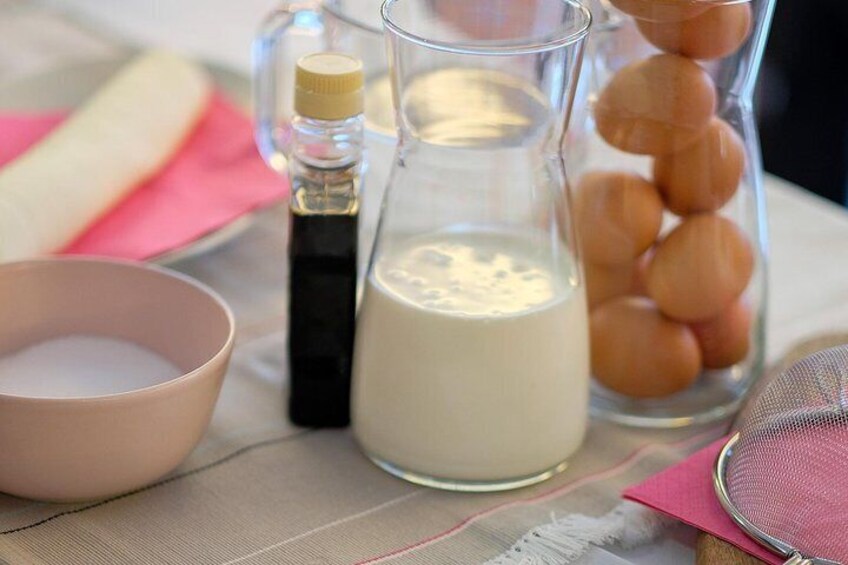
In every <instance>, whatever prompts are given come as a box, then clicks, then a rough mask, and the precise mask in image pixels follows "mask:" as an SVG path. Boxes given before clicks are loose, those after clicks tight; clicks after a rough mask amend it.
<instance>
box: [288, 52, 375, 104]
mask: <svg viewBox="0 0 848 565" xmlns="http://www.w3.org/2000/svg"><path fill="white" fill-rule="evenodd" d="M363 85H364V79H363V76H362V61H360V60H359V59H357V58H356V57H354V56H352V55H347V54H345V53H313V54H312V55H306V56H305V57H301V58H300V60H298V62H297V69H296V71H295V91H294V110H295V112H297V113H298V114H300V115H301V116H305V117H307V118H316V119H319V120H343V119H345V118H350V117H352V116H355V115H357V114H361V113H362V108H363Z"/></svg>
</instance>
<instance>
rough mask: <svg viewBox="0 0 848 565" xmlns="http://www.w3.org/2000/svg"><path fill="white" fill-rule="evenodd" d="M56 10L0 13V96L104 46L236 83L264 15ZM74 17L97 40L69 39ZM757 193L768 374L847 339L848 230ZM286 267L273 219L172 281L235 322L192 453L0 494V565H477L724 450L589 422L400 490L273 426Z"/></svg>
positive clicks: (334, 439)
mask: <svg viewBox="0 0 848 565" xmlns="http://www.w3.org/2000/svg"><path fill="white" fill-rule="evenodd" d="M56 4H58V3H56ZM61 4H62V9H61V11H57V8H55V7H54V6H53V3H51V2H43V3H39V5H38V6H34V5H32V4H29V3H27V2H22V1H15V0H0V37H3V38H4V39H3V41H2V42H0V85H2V83H4V82H6V81H13V80H17V79H19V78H20V77H22V76H26V75H27V74H30V73H36V72H41V71H43V70H45V69H49V68H51V67H56V66H59V65H64V64H67V63H68V62H69V61H71V60H74V59H86V58H91V57H99V56H110V54H111V53H113V51H114V49H115V47H114V45H115V41H114V39H109V37H110V34H111V36H112V37H117V36H120V37H121V39H122V40H129V41H138V42H139V43H141V44H157V45H166V46H171V47H175V48H180V49H183V50H187V51H189V52H191V53H194V54H197V55H199V56H201V57H204V58H206V59H211V60H215V61H217V62H221V63H224V64H228V65H231V66H233V67H235V68H240V69H246V67H247V64H248V53H247V47H246V45H248V43H249V40H250V37H251V36H252V33H253V29H254V28H255V24H256V22H257V21H258V20H259V19H260V17H261V15H262V14H263V13H265V11H266V10H268V9H269V7H270V6H271V5H273V2H270V1H266V0H249V1H248V0H245V1H242V2H238V3H235V2H224V1H223V0H216V1H214V2H212V1H208V0H207V1H206V2H204V3H202V5H203V9H198V7H199V6H200V5H201V3H200V2H198V1H196V0H193V1H191V2H189V1H186V2H182V3H161V2H155V3H154V2H145V1H142V0H125V1H123V2H117V1H115V2H108V3H104V2H102V1H98V0H66V1H65V2H62V3H61ZM80 18H83V19H85V20H86V21H90V22H94V23H95V25H96V26H97V27H98V28H99V29H101V30H102V32H103V33H102V35H96V34H91V33H90V32H89V31H86V32H83V31H80V29H79V28H78V26H77V25H75V24H72V23H68V22H69V21H71V20H73V21H79V19H80ZM219 29H226V30H227V31H226V33H225V34H218V33H216V32H217V30H219ZM766 193H767V203H768V209H769V230H770V237H771V256H770V263H769V277H770V299H769V308H768V335H769V339H768V350H767V357H768V359H769V360H770V361H772V362H773V361H775V360H776V359H777V358H778V357H779V356H780V355H781V354H782V353H783V352H784V351H786V350H787V349H788V348H789V347H790V346H791V345H793V344H795V343H797V342H798V341H801V340H806V339H809V338H811V337H814V336H816V335H819V334H824V333H831V332H840V331H845V330H846V327H848V269H846V268H845V267H844V265H846V264H848V245H846V243H848V213H846V212H845V211H844V210H842V209H840V208H838V207H836V206H834V205H832V204H830V203H828V202H826V201H824V200H822V199H820V198H818V197H816V196H814V195H811V194H809V193H807V192H805V191H803V190H801V189H799V188H797V187H794V186H792V185H790V184H789V183H786V182H784V181H782V180H780V179H777V178H774V177H770V176H767V178H766ZM285 262H286V261H285V249H284V214H283V212H282V210H280V209H279V208H277V209H270V210H267V211H265V212H263V213H262V214H261V220H260V221H259V222H258V223H257V224H256V225H255V226H254V227H253V228H252V229H251V230H249V231H248V232H247V233H245V234H244V235H243V236H242V237H240V238H239V239H238V240H236V241H234V242H232V243H231V244H229V245H226V246H224V247H223V248H221V249H219V250H217V251H216V252H214V253H212V254H209V255H206V256H202V257H198V258H194V259H191V260H188V261H185V262H182V263H180V264H179V265H178V268H179V269H180V270H182V271H184V272H186V273H188V274H190V275H192V276H195V277H197V278H198V279H200V280H202V281H205V282H207V283H209V284H210V285H211V286H213V287H214V288H216V289H217V290H218V291H219V292H220V293H221V294H222V295H223V296H224V297H225V298H226V299H227V300H228V301H229V302H230V304H231V305H232V307H233V309H234V311H235V312H236V315H237V323H238V342H237V347H236V351H235V353H234V358H233V364H232V369H231V371H230V375H229V376H228V379H227V382H226V384H225V387H224V390H223V392H222V396H221V400H220V401H219V405H218V408H217V410H216V413H215V416H214V418H213V422H212V425H211V427H210V430H209V433H208V434H207V437H206V438H205V439H204V441H203V443H202V444H201V446H200V447H199V448H198V449H197V450H196V451H195V452H194V453H193V454H192V456H191V457H190V458H189V460H188V461H187V462H186V463H185V464H184V465H183V466H182V467H181V468H180V469H179V470H178V471H177V472H176V473H175V474H174V475H173V476H172V477H171V478H170V479H167V480H166V481H162V482H161V483H157V484H156V485H154V486H153V487H152V488H150V489H146V490H145V491H143V492H140V493H136V494H133V495H132V496H129V497H122V498H120V499H114V500H109V501H105V502H104V503H98V504H95V505H72V506H70V507H69V506H55V505H48V504H41V503H33V502H29V501H23V500H19V499H15V498H12V497H6V496H3V495H0V563H3V562H4V561H3V560H4V559H5V560H6V561H8V562H9V563H19V562H20V563H54V562H61V563H70V562H80V563H111V562H116V560H118V561H121V562H138V563H151V562H162V563H237V562H238V563H272V562H275V563H352V562H362V563H366V562H368V563H372V562H377V561H380V562H384V561H391V562H392V563H473V562H479V561H481V560H484V559H486V558H490V557H493V556H494V555H497V554H498V553H499V552H500V551H503V550H505V549H507V548H508V547H509V546H510V545H511V543H512V542H513V541H515V540H516V539H518V537H520V536H521V535H523V533H524V532H526V531H527V530H528V529H529V528H531V527H533V526H535V525H538V524H542V523H546V522H548V521H549V520H550V518H551V515H552V514H554V515H556V516H562V515H565V514H568V513H571V512H578V513H584V514H588V515H599V514H603V513H604V512H606V511H608V510H610V509H611V508H613V507H614V506H615V504H616V503H617V499H618V494H617V493H618V492H620V490H621V489H622V488H623V487H625V486H627V485H628V484H630V483H632V482H634V481H637V480H640V479H641V478H644V477H646V476H648V475H649V474H651V473H653V472H656V471H658V470H659V469H662V468H664V467H665V466H667V465H669V464H671V463H673V462H675V461H678V460H679V459H680V458H682V457H684V456H685V455H686V454H688V453H691V452H692V451H693V450H695V449H697V448H698V447H700V446H702V445H705V444H706V443H708V442H709V441H710V440H712V439H714V438H716V437H718V436H720V435H721V434H722V429H721V428H720V427H716V426H712V427H708V428H699V429H690V430H677V431H643V430H630V429H622V428H614V427H612V426H611V425H609V424H605V423H600V422H593V424H592V426H591V430H590V435H589V438H588V441H587V444H586V445H587V447H586V448H584V450H583V451H582V452H581V454H580V455H579V456H578V457H577V458H576V459H575V461H573V462H572V466H571V467H570V468H569V469H568V470H567V471H566V472H565V473H563V474H562V475H560V476H558V477H556V478H554V479H552V480H551V481H549V482H547V483H545V484H543V485H539V486H537V487H531V488H529V489H524V490H522V491H519V492H518V493H508V494H493V495H480V496H468V495H456V494H450V493H442V492H438V491H432V490H429V489H422V488H420V487H416V486H413V485H407V484H406V483H403V482H402V481H398V480H396V479H394V478H392V477H389V476H388V475H385V474H384V473H382V472H379V471H377V470H376V469H374V468H373V467H372V466H371V465H370V464H369V463H368V462H367V461H365V460H364V458H362V457H361V456H359V455H358V452H357V451H356V447H355V444H354V442H353V441H352V438H351V437H350V435H349V433H347V432H344V431H317V432H315V431H303V430H299V429H296V428H293V427H291V426H290V425H289V424H288V423H286V422H285V420H284V418H282V417H281V416H282V413H283V410H284V407H283V389H284V386H285V384H284V383H283V379H282V367H283V365H284V359H283V350H284V347H283V343H284V320H285V318H284V316H285V294H284V290H285V277H286V273H285ZM234 482H237V483H238V485H239V489H238V491H237V492H236V491H233V490H232V488H231V486H232V484H233V483H234ZM319 499H320V500H323V502H320V503H319V502H316V501H318V500H319ZM690 543H691V533H689V532H686V531H685V530H680V529H675V530H672V531H671V532H670V533H668V534H667V535H665V536H664V537H663V538H662V540H660V541H659V542H657V543H656V544H654V545H652V546H650V547H648V548H642V549H637V550H632V551H627V552H625V551H623V550H618V549H614V548H608V549H607V550H595V551H594V552H593V553H592V554H591V555H590V556H589V557H587V558H586V559H585V560H584V562H587V563H589V562H591V563H669V564H670V563H680V562H685V561H686V560H690V559H691V558H692V553H691V548H690V547H688V545H687V544H690ZM141 548H144V549H141Z"/></svg>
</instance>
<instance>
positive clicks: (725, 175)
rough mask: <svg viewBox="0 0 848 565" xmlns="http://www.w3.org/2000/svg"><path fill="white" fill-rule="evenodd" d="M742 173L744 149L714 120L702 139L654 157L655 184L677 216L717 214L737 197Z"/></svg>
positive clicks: (724, 124)
mask: <svg viewBox="0 0 848 565" xmlns="http://www.w3.org/2000/svg"><path fill="white" fill-rule="evenodd" d="M744 170H745V146H744V145H743V143H742V139H741V138H740V137H739V135H738V134H737V133H736V132H735V131H734V130H733V128H732V127H731V126H730V125H729V124H728V123H727V122H725V121H724V120H721V119H719V118H714V119H713V120H712V121H711V122H710V127H709V129H707V133H706V134H704V136H703V137H701V138H699V139H698V140H697V141H696V142H695V143H693V144H692V145H690V146H688V147H686V148H685V149H683V150H681V151H679V152H678V153H669V154H668V155H662V156H660V157H657V159H656V161H654V182H655V183H657V187H658V188H659V189H660V192H662V195H663V198H664V200H665V205H666V206H667V207H668V209H669V210H671V211H672V212H674V213H675V214H678V215H685V214H692V213H694V212H713V211H715V210H718V209H719V208H721V207H722V206H724V205H725V203H726V202H727V201H728V200H730V199H731V198H732V197H733V195H734V194H735V193H736V189H737V187H738V186H739V181H740V180H741V179H742V173H743V172H744Z"/></svg>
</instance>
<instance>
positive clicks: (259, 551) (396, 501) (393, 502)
mask: <svg viewBox="0 0 848 565" xmlns="http://www.w3.org/2000/svg"><path fill="white" fill-rule="evenodd" d="M424 492H425V489H419V490H416V491H414V492H410V493H407V494H405V495H403V496H399V497H397V498H393V499H392V500H388V501H386V502H383V503H382V504H378V505H377V506H374V507H373V508H369V509H368V510H363V511H361V512H357V513H356V514H351V515H350V516H345V517H344V518H339V519H338V520H334V521H332V522H329V523H327V524H324V525H323V526H318V527H317V528H314V529H312V530H309V531H308V532H303V533H301V534H298V535H296V536H294V537H290V538H288V539H285V540H283V541H280V542H277V543H275V544H273V545H269V546H267V547H263V548H262V549H257V550H256V551H254V552H252V553H248V554H247V555H243V556H241V557H238V558H236V559H233V560H231V561H227V562H225V563H222V564H221V565H233V564H235V563H241V562H242V561H246V560H248V559H250V558H252V557H256V556H258V555H262V554H263V553H267V552H269V551H272V550H274V549H278V548H280V547H283V546H285V545H288V544H290V543H294V542H296V541H298V540H301V539H303V538H305V537H308V536H310V535H312V534H317V533H318V532H322V531H324V530H328V529H330V528H333V527H335V526H340V525H342V524H345V523H347V522H352V521H353V520H357V519H359V518H364V517H365V516H368V515H370V514H373V513H375V512H379V511H380V510H383V509H385V508H389V507H390V506H394V505H396V504H400V503H401V502H405V501H407V500H409V499H410V498H413V497H416V496H418V495H420V494H423V493H424Z"/></svg>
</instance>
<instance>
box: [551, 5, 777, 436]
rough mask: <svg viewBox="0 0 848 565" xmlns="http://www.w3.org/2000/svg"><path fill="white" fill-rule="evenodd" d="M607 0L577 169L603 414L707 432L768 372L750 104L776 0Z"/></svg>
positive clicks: (761, 227)
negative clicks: (706, 426)
mask: <svg viewBox="0 0 848 565" xmlns="http://www.w3.org/2000/svg"><path fill="white" fill-rule="evenodd" d="M609 4H611V6H610V5H608V3H607V2H606V1H604V2H599V3H597V4H596V5H598V6H601V7H602V8H604V9H605V10H606V12H605V13H604V14H603V17H602V19H603V20H604V21H605V22H607V24H606V25H605V27H604V30H603V31H602V32H601V33H597V34H596V35H595V37H594V39H593V40H592V41H593V42H592V44H590V47H589V52H588V54H587V57H588V59H587V63H586V64H588V65H590V66H591V69H590V72H589V73H587V74H586V75H585V76H588V77H591V81H592V85H591V90H592V95H591V97H590V106H589V111H588V112H587V113H586V114H587V120H588V124H589V126H590V128H591V130H592V131H593V132H594V133H593V135H592V138H591V141H590V143H589V154H588V157H583V156H581V158H580V159H579V160H577V159H575V160H574V161H572V162H567V165H568V166H570V170H569V173H570V178H571V190H572V205H573V212H574V217H575V225H576V229H577V232H578V237H579V240H580V244H581V252H582V259H583V262H584V265H585V271H584V274H585V277H586V286H587V292H588V300H589V307H590V325H591V332H590V333H591V357H592V372H593V376H594V385H593V388H594V395H593V404H592V406H593V410H594V412H595V414H596V415H599V416H601V417H606V418H608V419H611V420H615V421H618V422H622V423H626V424H633V425H641V426H653V427H674V426H682V425H689V424H695V423H703V422H707V421H710V420H715V419H718V418H722V417H724V416H726V415H728V414H730V413H732V412H733V411H734V410H735V409H736V408H737V407H738V405H739V403H740V400H741V398H742V396H743V395H744V394H745V392H746V391H747V390H748V389H749V388H750V386H751V385H752V384H753V382H754V380H755V379H756V378H757V377H758V376H759V375H760V373H761V372H762V368H763V356H764V341H765V307H766V282H767V281H766V217H765V208H764V195H763V189H762V165H761V159H760V153H759V145H758V140H757V133H756V127H755V121H754V115H753V110H752V94H753V90H754V85H755V82H756V75H757V72H758V67H759V64H760V60H761V58H762V51H763V48H764V45H765V41H766V36H767V34H768V28H769V24H770V20H771V14H772V11H773V1H772V0H744V1H739V0H735V1H726V0H725V1H718V0H609ZM596 19H597V15H596ZM566 159H568V156H567V155H566Z"/></svg>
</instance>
